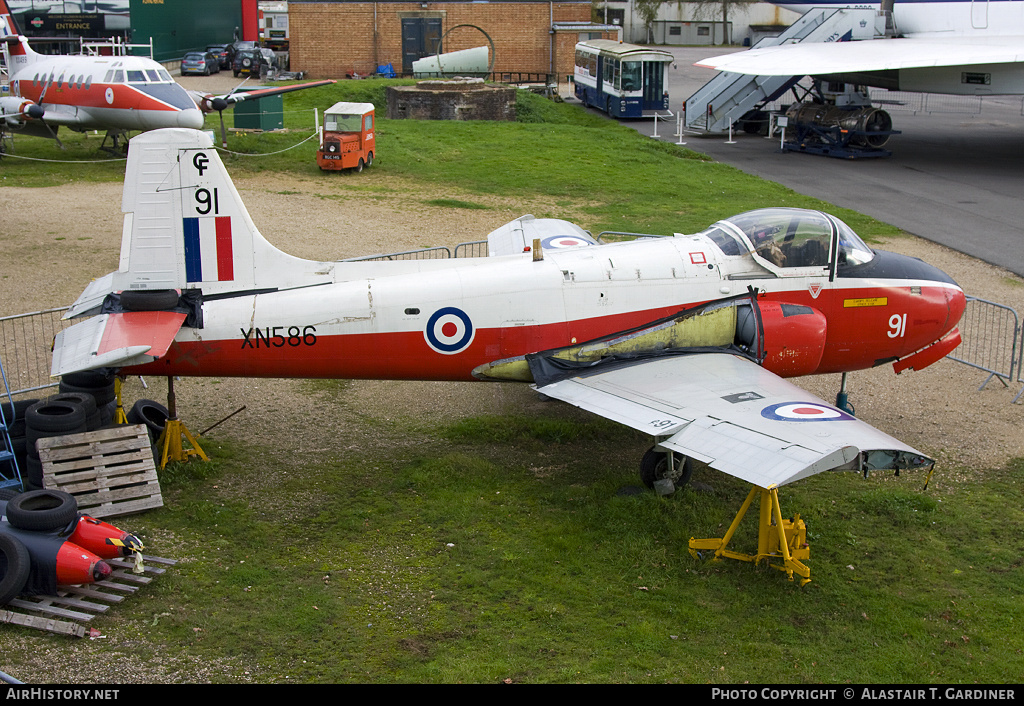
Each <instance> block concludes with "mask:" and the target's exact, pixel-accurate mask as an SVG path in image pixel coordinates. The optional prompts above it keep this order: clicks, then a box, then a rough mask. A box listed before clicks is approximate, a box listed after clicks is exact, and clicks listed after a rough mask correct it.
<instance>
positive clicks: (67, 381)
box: [58, 370, 117, 426]
mask: <svg viewBox="0 0 1024 706" xmlns="http://www.w3.org/2000/svg"><path fill="white" fill-rule="evenodd" d="M58 389H59V390H60V391H61V392H76V393H81V394H86V395H91V396H92V398H93V400H95V405H96V409H97V410H98V411H99V415H100V416H99V426H106V425H107V424H110V422H111V421H113V419H114V412H115V411H116V410H117V399H116V391H115V390H116V389H115V387H114V375H111V374H110V373H107V372H103V371H99V370H83V371H82V372H80V373H68V374H67V375H65V376H64V377H62V378H61V379H60V387H59V388H58Z"/></svg>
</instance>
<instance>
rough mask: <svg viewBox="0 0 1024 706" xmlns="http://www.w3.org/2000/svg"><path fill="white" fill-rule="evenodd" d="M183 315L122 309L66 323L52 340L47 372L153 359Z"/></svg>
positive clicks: (162, 350) (161, 351)
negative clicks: (50, 363) (67, 325)
mask: <svg viewBox="0 0 1024 706" xmlns="http://www.w3.org/2000/svg"><path fill="white" fill-rule="evenodd" d="M185 317H186V314H184V313H179V312H173V311H125V312H121V313H116V314H101V315H99V316H94V317H92V318H90V319H86V320H85V321H82V322H81V323H77V324H75V325H74V326H69V327H68V328H66V329H64V330H63V331H61V332H60V333H58V334H57V336H56V338H55V339H54V344H53V363H52V365H51V367H50V375H52V376H54V377H57V376H59V375H66V374H67V373H74V372H78V371H79V370H91V369H93V368H108V367H123V366H127V365H140V364H142V363H148V362H150V361H153V360H156V359H157V358H160V357H162V356H163V355H164V354H166V353H167V349H168V348H169V347H170V345H171V343H172V342H173V341H174V336H175V335H176V334H177V333H178V329H180V328H181V325H182V323H183V322H184V321H185Z"/></svg>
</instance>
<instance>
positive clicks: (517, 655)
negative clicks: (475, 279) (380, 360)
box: [0, 406, 1024, 684]
mask: <svg viewBox="0 0 1024 706" xmlns="http://www.w3.org/2000/svg"><path fill="white" fill-rule="evenodd" d="M374 428H375V429H376V431H377V433H384V434H385V436H386V435H387V434H388V432H386V431H385V432H381V431H380V428H379V427H374ZM551 429H559V430H561V431H560V432H557V433H552V432H551V431H550V430H551ZM392 433H393V434H394V435H395V437H396V440H397V438H398V437H399V436H400V435H401V434H402V432H400V431H395V432H392ZM211 443H213V442H211ZM646 443H647V442H645V441H644V440H643V439H641V438H639V437H637V436H634V435H632V434H631V433H629V432H623V431H621V430H615V429H614V428H612V427H609V426H608V423H606V422H604V421H603V420H599V419H596V418H595V419H591V418H589V417H586V416H584V415H581V414H579V413H578V412H576V411H574V410H566V409H565V408H563V407H560V406H557V407H552V408H551V409H550V410H549V411H547V412H544V413H542V414H539V415H537V416H535V417H533V418H529V419H527V418H524V417H522V416H518V415H517V416H512V417H502V416H493V415H492V416H485V417H480V418H470V419H467V420H465V421H464V422H461V423H458V424H455V425H452V426H449V427H445V428H442V429H438V430H436V431H434V432H424V433H423V434H417V435H416V444H415V448H416V451H415V453H412V454H410V453H409V452H408V450H407V449H403V450H401V451H395V452H393V453H389V452H376V453H374V454H372V455H366V456H364V455H362V454H360V453H359V452H358V451H356V452H352V451H347V452H345V453H344V454H342V453H338V454H327V455H325V456H323V457H322V458H321V459H320V461H318V462H317V463H316V464H307V465H303V466H301V467H299V466H296V467H294V468H292V467H290V466H288V465H287V463H286V464H284V465H283V466H275V467H274V468H273V470H272V472H269V469H267V468H266V467H265V466H263V465H262V464H254V463H253V461H252V459H253V458H265V457H267V454H266V453H265V450H261V449H258V448H251V447H247V448H245V449H241V448H236V447H234V446H232V445H231V443H230V442H227V441H221V442H219V443H216V444H215V445H214V455H215V456H216V457H217V461H216V463H215V464H214V466H212V467H210V466H203V465H202V464H198V465H200V466H202V467H203V468H204V469H205V470H203V471H201V472H189V471H183V470H182V469H180V468H179V469H178V473H179V475H177V476H174V477H172V478H167V477H166V476H165V478H166V480H165V494H166V496H167V499H168V502H167V507H166V508H164V509H162V510H160V511H156V512H150V513H148V514H146V515H145V516H141V517H136V518H131V520H130V521H129V520H127V519H126V520H124V521H123V522H122V524H127V525H129V526H131V527H132V528H133V529H136V530H137V531H140V532H141V533H142V534H143V535H146V536H148V535H150V534H155V535H157V536H164V535H167V534H170V535H172V536H174V537H176V538H178V540H179V541H180V542H181V550H182V551H183V552H184V553H185V554H187V555H189V556H191V557H192V558H191V560H190V561H187V562H184V563H182V564H179V565H178V566H177V567H174V568H173V569H171V570H170V571H169V572H168V574H167V576H165V577H164V578H162V579H160V580H159V581H157V582H155V583H154V584H152V585H151V586H149V587H147V588H146V589H145V590H143V591H141V592H139V594H138V595H136V596H133V597H132V599H131V600H130V601H126V602H125V603H124V604H123V605H121V606H118V608H117V609H116V613H117V619H118V620H119V621H121V622H120V623H119V624H118V623H115V625H113V626H112V627H109V628H107V629H109V630H110V631H111V633H112V637H116V636H119V635H125V634H128V635H132V634H133V632H132V631H133V630H138V638H137V639H133V640H131V641H130V645H131V650H132V651H133V653H134V654H136V655H138V656H139V657H140V658H146V657H147V655H152V656H153V657H154V658H155V657H156V656H157V655H161V656H165V657H166V656H167V655H170V656H171V657H174V656H176V655H178V654H179V653H187V654H188V655H190V656H191V657H192V658H195V659H200V660H208V661H209V662H210V663H214V662H218V661H220V662H223V661H225V660H226V661H227V663H228V664H230V665H233V666H235V667H237V668H238V669H239V670H241V668H242V667H245V666H247V665H253V664H259V665H262V667H261V668H260V669H259V671H258V674H257V675H255V676H256V678H257V679H258V680H259V681H286V680H290V681H316V682H365V681H374V682H491V683H496V682H500V681H503V680H510V681H512V682H530V683H546V682H577V681H578V682H688V683H737V682H753V683H808V682H825V683H843V682H848V683H862V682H868V683H925V684H934V683H957V682H980V683H1010V682H1016V681H1017V680H1019V669H1020V663H1021V658H1022V653H1021V650H1022V645H1024V641H1022V638H1021V636H1020V629H1019V626H1020V625H1021V623H1022V621H1024V604H1022V602H1021V588H1020V586H1021V572H1022V564H1024V554H1022V552H1021V549H1020V543H1019V537H1020V536H1021V534H1022V532H1024V510H1021V508H1022V507H1024V503H1022V500H1024V497H1022V492H1021V486H1020V482H1019V472H1020V470H1021V464H1020V463H1017V464H1016V465H1015V466H1014V467H1012V468H1010V469H1006V470H1003V471H988V472H986V474H985V478H984V479H983V480H982V479H979V480H978V481H977V482H974V483H969V484H967V485H966V486H965V487H963V488H960V489H959V491H958V492H957V494H956V495H947V494H937V493H932V492H929V493H925V492H922V491H921V489H920V486H921V478H919V477H917V478H913V479H911V478H906V477H904V478H900V479H892V478H889V477H879V478H872V479H869V480H867V481H865V480H864V479H862V478H859V477H857V476H856V475H854V474H839V475H823V476H816V477H814V478H812V479H809V480H807V481H804V482H802V483H799V484H796V485H794V486H791V487H787V488H785V489H784V491H783V493H782V503H783V511H784V513H786V514H787V515H788V514H790V513H792V512H793V511H799V512H800V513H801V514H802V516H803V517H804V519H805V520H806V521H807V523H808V526H809V529H810V532H811V538H810V542H811V547H812V549H811V551H812V554H811V559H810V560H809V562H808V563H809V564H810V566H811V567H812V578H813V582H812V583H811V584H809V585H808V586H805V587H803V588H801V587H798V586H797V585H796V584H794V583H789V582H787V581H786V578H785V575H784V574H782V573H781V572H778V571H776V570H773V569H770V568H763V567H760V568H758V567H753V566H751V565H749V564H746V563H740V562H732V561H726V562H720V563H711V562H707V561H703V560H698V559H694V558H693V557H691V556H690V555H689V554H688V552H687V550H686V547H687V542H688V540H689V538H690V537H691V536H693V535H694V534H696V536H721V534H722V533H723V532H724V528H725V526H726V525H727V524H728V522H729V521H730V520H731V518H732V516H733V514H734V513H735V512H736V510H737V509H738V507H739V505H740V503H741V502H742V499H743V497H744V496H745V494H746V492H747V488H746V487H744V486H743V484H742V483H739V482H737V481H734V480H733V479H730V478H728V477H726V476H723V475H721V474H717V473H714V472H712V471H709V470H707V469H705V468H698V470H697V472H696V474H695V478H696V480H698V481H699V482H701V483H704V484H710V486H711V487H712V488H713V490H712V491H711V492H703V493H698V492H693V491H690V490H686V491H682V492H679V493H677V494H676V495H674V496H672V497H668V498H660V497H658V496H656V495H654V494H652V493H647V492H645V493H640V494H629V493H622V492H620V491H622V490H623V489H626V488H629V487H630V486H631V485H632V484H634V483H635V482H636V481H635V478H634V476H633V473H632V468H633V465H634V464H635V460H636V458H637V457H638V456H639V453H640V451H641V450H642V448H643V447H644V446H645V445H646ZM196 465H197V464H195V463H193V464H190V466H189V468H192V467H195V466H196ZM211 468H212V469H213V470H210V469H211ZM256 476H260V477H261V480H260V484H261V489H262V490H261V493H260V494H259V496H245V495H243V494H240V491H242V490H243V489H245V488H247V487H248V486H249V484H250V483H251V482H252V481H253V479H254V478H255V477H256ZM300 497H301V498H302V500H301V502H300V501H298V500H297V498H300ZM751 514H752V515H755V516H756V508H755V509H754V512H752V513H751ZM753 532H754V529H753V527H752V526H747V525H745V526H744V528H743V531H741V532H740V533H739V534H738V536H737V539H736V540H735V544H734V546H735V548H737V549H739V550H741V551H753V550H754V548H755V547H754V542H755V540H754V534H753ZM155 543H156V542H155V541H154V544H155ZM154 616H159V618H158V619H156V621H155V624H152V623H153V622H154ZM103 624H104V623H103V621H102V619H101V620H100V621H99V625H100V626H103ZM14 630H16V629H15V628H10V627H0V639H2V636H3V635H4V634H5V633H9V632H12V631H14ZM40 640H41V641H43V642H47V643H50V644H51V645H53V644H60V643H61V640H60V639H58V638H40ZM120 648H121V646H120V645H119V644H118V643H116V642H115V643H113V644H109V645H107V646H106V650H107V651H108V652H109V651H111V650H112V651H114V652H116V651H117V650H118V649H120ZM18 663H19V658H18V657H17V656H15V655H10V656H6V657H5V664H7V665H8V669H7V671H15V672H16V671H17V667H18ZM236 679H240V677H239V676H238V675H237V674H236V673H235V672H232V671H231V670H227V671H224V672H218V673H217V675H216V676H215V680H217V681H234V680H236Z"/></svg>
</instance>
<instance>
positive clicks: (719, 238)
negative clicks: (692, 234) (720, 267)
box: [701, 227, 747, 255]
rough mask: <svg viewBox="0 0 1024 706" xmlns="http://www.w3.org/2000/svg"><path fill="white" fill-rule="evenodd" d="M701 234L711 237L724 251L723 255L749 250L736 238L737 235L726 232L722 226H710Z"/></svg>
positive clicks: (739, 253) (737, 253) (738, 253)
mask: <svg viewBox="0 0 1024 706" xmlns="http://www.w3.org/2000/svg"><path fill="white" fill-rule="evenodd" d="M701 235H704V236H707V237H708V238H710V239H711V240H712V242H714V244H715V245H717V246H718V249H719V250H721V251H722V254H723V255H742V254H743V253H745V252H746V251H747V249H746V247H744V246H743V244H742V243H740V242H739V241H738V240H736V236H734V235H732V234H730V233H726V232H725V231H724V230H722V229H721V228H714V227H712V228H709V229H708V230H706V231H704V232H703V233H701Z"/></svg>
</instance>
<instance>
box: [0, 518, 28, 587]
mask: <svg viewBox="0 0 1024 706" xmlns="http://www.w3.org/2000/svg"><path fill="white" fill-rule="evenodd" d="M31 568H32V559H31V557H29V554H28V549H26V548H25V545H24V544H22V543H21V542H19V541H18V540H17V538H15V537H12V536H10V535H9V534H0V605H7V604H8V603H10V602H11V600H12V599H13V598H15V597H16V596H17V595H18V594H19V593H21V590H22V589H23V588H25V582H26V581H28V572H29V570H30V569H31Z"/></svg>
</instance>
